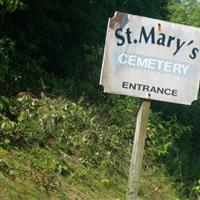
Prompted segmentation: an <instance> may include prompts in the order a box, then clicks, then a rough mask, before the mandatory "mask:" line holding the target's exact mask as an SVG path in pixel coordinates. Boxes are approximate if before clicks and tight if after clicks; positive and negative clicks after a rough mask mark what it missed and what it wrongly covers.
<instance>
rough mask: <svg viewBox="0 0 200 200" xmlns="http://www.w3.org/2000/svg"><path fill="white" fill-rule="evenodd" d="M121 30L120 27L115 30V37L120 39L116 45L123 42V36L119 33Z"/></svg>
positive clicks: (120, 44)
mask: <svg viewBox="0 0 200 200" xmlns="http://www.w3.org/2000/svg"><path fill="white" fill-rule="evenodd" d="M121 32H122V28H118V29H116V31H115V37H116V38H117V39H119V40H120V41H118V42H117V46H122V45H123V44H124V42H125V38H124V36H123V35H120V33H121Z"/></svg>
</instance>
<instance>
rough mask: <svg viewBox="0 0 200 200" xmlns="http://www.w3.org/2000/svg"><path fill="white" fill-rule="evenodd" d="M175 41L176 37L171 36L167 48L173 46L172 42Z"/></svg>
mask: <svg viewBox="0 0 200 200" xmlns="http://www.w3.org/2000/svg"><path fill="white" fill-rule="evenodd" d="M173 40H175V37H172V36H169V39H168V42H167V47H170V46H171V43H172V41H173Z"/></svg>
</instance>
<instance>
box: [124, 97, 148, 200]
mask: <svg viewBox="0 0 200 200" xmlns="http://www.w3.org/2000/svg"><path fill="white" fill-rule="evenodd" d="M149 110H150V100H145V99H144V100H143V102H142V105H141V107H140V110H139V112H138V115H137V122H136V129H135V135H134V142H133V150H132V155H131V164H130V170H129V180H128V193H127V200H136V198H137V193H138V189H139V180H140V173H141V168H142V159H143V154H144V144H145V135H146V127H147V123H148V117H149Z"/></svg>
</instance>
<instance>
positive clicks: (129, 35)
mask: <svg viewBox="0 0 200 200" xmlns="http://www.w3.org/2000/svg"><path fill="white" fill-rule="evenodd" d="M126 35H127V41H128V43H129V44H131V43H132V42H131V31H130V28H127V29H126Z"/></svg>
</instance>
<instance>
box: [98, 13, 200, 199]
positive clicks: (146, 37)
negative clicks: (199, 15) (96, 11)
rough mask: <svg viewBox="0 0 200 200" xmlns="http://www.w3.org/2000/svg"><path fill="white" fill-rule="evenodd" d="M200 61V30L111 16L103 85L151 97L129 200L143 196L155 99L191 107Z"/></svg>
mask: <svg viewBox="0 0 200 200" xmlns="http://www.w3.org/2000/svg"><path fill="white" fill-rule="evenodd" d="M199 63H200V29H199V28H195V27H191V26H185V25H181V24H175V23H170V22H166V21H162V20H157V19H152V18H147V17H140V16H136V15H130V14H126V13H121V12H115V15H114V17H112V18H109V21H108V27H107V34H106V44H105V49H104V57H103V64H102V70H101V78H100V85H103V87H104V92H107V93H115V94H123V95H129V96H135V97H139V98H142V99H146V100H143V103H142V106H141V107H140V110H139V113H138V116H137V124H136V130H135V138H134V144H133V152H132V157H131V165H130V174H129V181H128V193H127V200H135V199H136V197H137V192H138V187H139V178H140V171H141V167H142V158H143V153H144V144H145V134H146V126H147V122H148V115H149V108H150V100H158V101H165V102H171V103H179V104H185V105H191V103H192V102H193V101H194V100H197V96H198V90H199V77H200V66H199Z"/></svg>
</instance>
